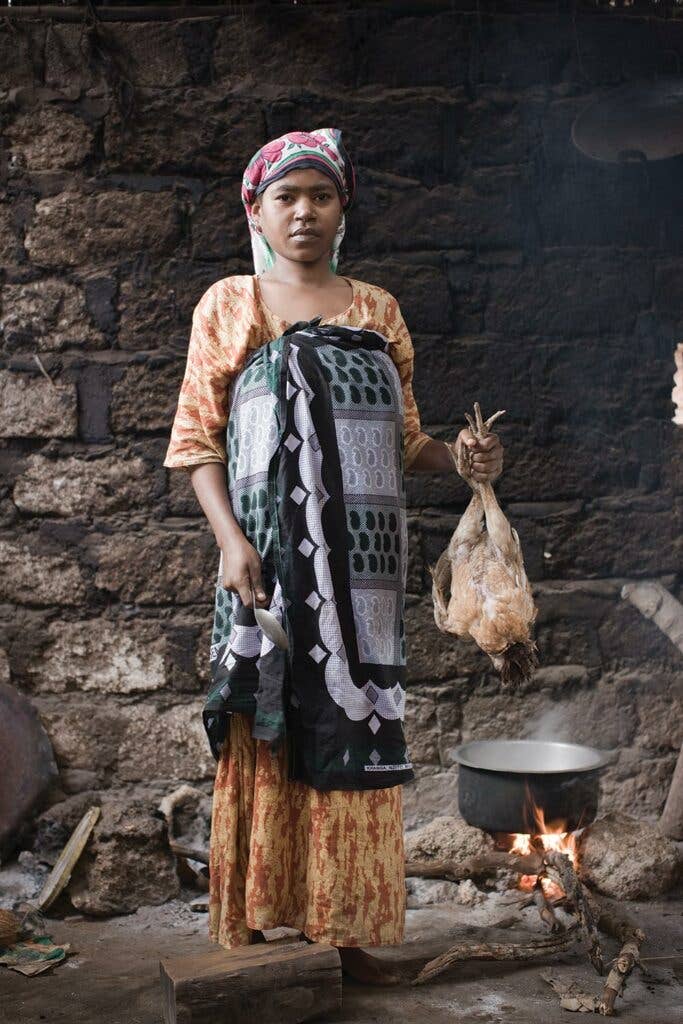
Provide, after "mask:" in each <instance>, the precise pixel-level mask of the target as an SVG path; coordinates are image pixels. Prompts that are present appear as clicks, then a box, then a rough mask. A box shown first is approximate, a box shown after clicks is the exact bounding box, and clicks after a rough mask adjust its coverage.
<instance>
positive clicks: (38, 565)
mask: <svg viewBox="0 0 683 1024" xmlns="http://www.w3.org/2000/svg"><path fill="white" fill-rule="evenodd" d="M0 592H2V594H3V599H4V600H5V601H15V602H16V603H17V604H28V605H66V606H67V607H69V606H74V605H79V604H82V603H83V601H84V600H85V597H86V594H87V584H86V581H85V579H84V577H83V574H82V572H81V569H80V567H79V565H78V563H77V562H76V561H75V560H74V559H73V558H70V557H69V556H68V555H66V554H47V553H42V552H40V550H39V549H38V550H36V549H35V543H29V544H25V543H21V541H20V540H19V539H17V541H16V542H15V541H9V540H0Z"/></svg>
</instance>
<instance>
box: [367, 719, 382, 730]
mask: <svg viewBox="0 0 683 1024" xmlns="http://www.w3.org/2000/svg"><path fill="white" fill-rule="evenodd" d="M368 725H369V726H370V728H371V729H372V731H373V732H374V733H376V732H377V730H378V729H379V727H380V725H381V722H380V720H379V718H378V717H377V715H372V716H371V718H370V721H369V722H368Z"/></svg>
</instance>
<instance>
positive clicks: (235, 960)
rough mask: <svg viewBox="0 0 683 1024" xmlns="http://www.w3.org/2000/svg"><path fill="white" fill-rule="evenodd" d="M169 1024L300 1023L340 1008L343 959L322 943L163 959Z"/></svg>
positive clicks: (252, 947) (264, 946)
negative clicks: (255, 1021) (223, 1023)
mask: <svg viewBox="0 0 683 1024" xmlns="http://www.w3.org/2000/svg"><path fill="white" fill-rule="evenodd" d="M159 970H160V974H161V988H162V998H163V1012H164V1020H165V1022H166V1024H217V1021H224V1020H225V1021H228V1020H229V1021H230V1022H231V1024H240V1022H242V1021H244V1022H248V1024H253V1021H254V1020H255V1019H257V1020H258V1022H259V1024H299V1022H302V1021H308V1020H315V1019H316V1018H317V1019H323V1020H324V1019H325V1016H326V1015H327V1014H330V1013H333V1012H334V1011H336V1010H338V1009H339V1008H340V1006H341V961H340V958H339V951H338V950H337V949H336V948H335V947H334V946H328V945H326V944H324V943H321V942H316V943H308V942H290V943H286V944H280V943H277V944H275V945H274V946H271V945H270V944H266V943H256V944H253V945H250V946H240V947H238V948H236V949H223V948H218V949H215V950H210V951H209V952H206V953H199V954H194V955H191V956H184V957H174V958H172V959H167V960H162V961H160V963H159Z"/></svg>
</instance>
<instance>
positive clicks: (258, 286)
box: [251, 274, 356, 327]
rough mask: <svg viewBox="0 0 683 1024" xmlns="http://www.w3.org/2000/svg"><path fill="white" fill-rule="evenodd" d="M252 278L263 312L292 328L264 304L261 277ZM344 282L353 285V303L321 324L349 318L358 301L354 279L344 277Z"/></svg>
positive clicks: (322, 320) (323, 319) (327, 317)
mask: <svg viewBox="0 0 683 1024" xmlns="http://www.w3.org/2000/svg"><path fill="white" fill-rule="evenodd" d="M251 276H252V279H253V281H254V293H255V296H256V301H257V303H258V304H259V305H260V306H261V308H262V309H263V311H264V312H265V313H267V315H268V316H270V317H272V319H273V320H276V321H277V322H278V323H281V324H285V326H287V327H291V326H292V325H291V324H290V323H288V321H287V320H285V319H284V317H281V316H279V315H278V314H277V313H276V312H275V311H274V310H272V309H271V308H270V306H268V305H266V303H265V302H264V299H263V293H262V291H261V284H260V282H259V275H258V274H252V275H251ZM344 281H347V282H348V283H349V284H350V285H351V302H350V303H349V305H348V306H347V307H346V309H343V310H342V311H341V313H335V314H334V316H326V317H322V319H321V321H320V323H323V324H325V323H328V322H329V321H334V320H338V319H339V317H340V316H347V315H348V314H349V313H350V312H351V310H352V308H353V306H354V304H355V301H356V289H355V286H354V283H353V278H351V277H344Z"/></svg>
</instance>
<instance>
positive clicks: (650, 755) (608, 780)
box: [600, 746, 678, 822]
mask: <svg viewBox="0 0 683 1024" xmlns="http://www.w3.org/2000/svg"><path fill="white" fill-rule="evenodd" d="M677 757H678V753H677V752H676V751H666V752H661V751H653V750H648V749H646V748H644V747H640V746H635V747H626V748H625V749H623V750H620V751H618V753H617V756H616V757H615V760H614V762H613V763H611V764H610V765H608V767H607V768H606V769H605V771H604V772H603V773H602V776H601V780H600V807H601V808H602V809H606V810H612V809H614V808H623V807H627V808H628V811H629V813H630V814H633V815H634V816H635V817H637V818H644V819H649V820H650V821H652V822H654V821H656V820H657V818H658V817H659V815H660V814H661V812H662V810H663V809H664V803H665V801H666V797H667V794H668V792H669V787H670V785H671V777H672V775H673V771H674V767H675V765H676V759H677Z"/></svg>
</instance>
